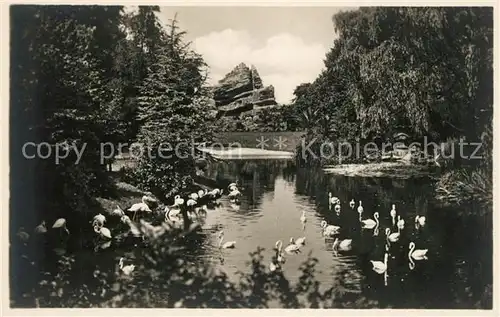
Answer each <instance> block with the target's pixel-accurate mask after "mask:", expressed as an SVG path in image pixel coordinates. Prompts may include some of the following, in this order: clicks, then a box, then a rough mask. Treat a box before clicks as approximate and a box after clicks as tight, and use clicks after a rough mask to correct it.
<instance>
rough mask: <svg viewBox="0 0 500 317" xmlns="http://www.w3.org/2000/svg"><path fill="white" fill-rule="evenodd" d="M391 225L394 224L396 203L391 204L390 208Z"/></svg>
mask: <svg viewBox="0 0 500 317" xmlns="http://www.w3.org/2000/svg"><path fill="white" fill-rule="evenodd" d="M391 218H392V225H393V226H394V225H396V205H392V209H391Z"/></svg>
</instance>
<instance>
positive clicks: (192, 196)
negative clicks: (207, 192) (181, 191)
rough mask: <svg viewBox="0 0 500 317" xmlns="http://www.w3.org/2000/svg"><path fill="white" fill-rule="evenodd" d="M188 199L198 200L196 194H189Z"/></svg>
mask: <svg viewBox="0 0 500 317" xmlns="http://www.w3.org/2000/svg"><path fill="white" fill-rule="evenodd" d="M188 198H190V199H192V200H198V194H197V193H192V194H189V196H188Z"/></svg>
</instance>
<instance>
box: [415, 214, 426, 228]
mask: <svg viewBox="0 0 500 317" xmlns="http://www.w3.org/2000/svg"><path fill="white" fill-rule="evenodd" d="M415 223H417V224H418V225H419V226H420V227H423V226H425V216H419V215H416V216H415Z"/></svg>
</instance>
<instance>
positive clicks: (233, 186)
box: [227, 183, 237, 191]
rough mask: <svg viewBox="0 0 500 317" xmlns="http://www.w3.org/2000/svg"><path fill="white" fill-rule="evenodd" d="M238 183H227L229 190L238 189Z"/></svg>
mask: <svg viewBox="0 0 500 317" xmlns="http://www.w3.org/2000/svg"><path fill="white" fill-rule="evenodd" d="M236 186H237V184H236V183H231V184H229V185H227V189H229V191H233V190H235V189H237V187H236Z"/></svg>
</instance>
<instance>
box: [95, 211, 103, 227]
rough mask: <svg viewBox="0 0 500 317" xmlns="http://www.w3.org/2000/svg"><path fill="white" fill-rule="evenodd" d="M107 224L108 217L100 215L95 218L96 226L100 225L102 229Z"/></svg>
mask: <svg viewBox="0 0 500 317" xmlns="http://www.w3.org/2000/svg"><path fill="white" fill-rule="evenodd" d="M105 222H106V217H105V216H104V215H103V214H101V213H99V214H97V215H95V216H94V220H93V222H92V223H93V224H94V225H96V224H98V225H100V226H101V227H102V226H103V225H104V223H105Z"/></svg>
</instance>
